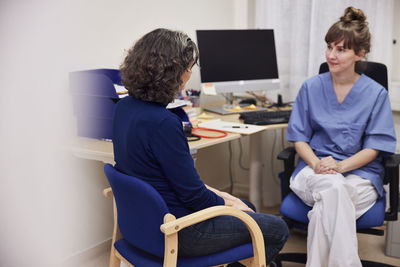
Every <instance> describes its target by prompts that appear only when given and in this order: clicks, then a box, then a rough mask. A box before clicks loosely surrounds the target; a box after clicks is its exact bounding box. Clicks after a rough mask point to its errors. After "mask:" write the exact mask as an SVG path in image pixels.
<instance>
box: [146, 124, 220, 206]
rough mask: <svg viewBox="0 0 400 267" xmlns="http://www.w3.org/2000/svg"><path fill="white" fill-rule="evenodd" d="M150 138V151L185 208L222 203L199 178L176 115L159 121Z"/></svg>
mask: <svg viewBox="0 0 400 267" xmlns="http://www.w3.org/2000/svg"><path fill="white" fill-rule="evenodd" d="M152 138H153V140H152V142H151V149H152V152H153V153H154V156H155V158H156V159H157V160H158V163H159V164H160V166H161V169H162V172H163V174H164V176H165V178H166V179H167V180H168V183H169V184H170V187H171V188H172V190H174V191H175V193H176V195H177V197H178V199H179V200H180V201H181V202H182V203H183V205H184V206H185V207H187V208H190V209H192V210H193V211H198V210H201V209H204V208H208V207H211V206H216V205H224V203H225V202H224V200H223V199H222V198H221V197H219V196H218V195H216V194H215V193H214V192H212V191H210V190H208V189H207V188H206V186H205V185H204V183H203V182H202V181H201V180H200V177H199V175H198V173H197V171H196V169H195V167H194V161H193V158H192V156H191V155H190V151H189V146H188V144H187V140H186V137H185V135H184V133H183V128H182V123H181V122H180V121H179V119H178V118H173V117H167V118H166V119H164V120H162V122H161V123H160V124H159V125H158V128H157V130H156V131H155V132H154V135H153V136H152Z"/></svg>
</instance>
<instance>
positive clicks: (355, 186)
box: [287, 7, 396, 267]
mask: <svg viewBox="0 0 400 267" xmlns="http://www.w3.org/2000/svg"><path fill="white" fill-rule="evenodd" d="M370 38H371V37H370V33H369V29H368V23H367V22H366V16H365V15H364V13H363V11H362V10H360V9H356V8H353V7H348V8H347V9H346V10H345V13H344V15H343V16H342V17H341V18H340V20H339V21H338V22H336V23H335V24H333V25H332V26H331V27H330V29H329V30H328V32H327V34H326V36H325V41H326V44H327V49H326V61H327V63H328V66H329V72H327V73H323V74H320V75H318V76H315V77H312V78H310V79H308V80H307V81H305V82H304V84H303V85H302V87H301V89H300V91H299V93H298V96H297V98H296V101H295V104H294V106H293V111H292V115H291V118H290V121H289V126H288V129H287V140H288V141H292V142H294V146H295V149H296V151H297V153H298V154H299V156H300V159H299V164H298V165H297V167H296V169H295V171H294V173H293V175H292V178H291V182H290V187H291V189H292V190H293V192H295V193H296V195H298V196H299V197H300V198H301V199H302V200H303V201H304V203H306V204H307V205H309V206H312V207H313V208H312V210H311V211H310V212H309V214H308V218H309V220H310V222H309V225H308V239H307V257H308V258H307V266H313V267H314V266H315V267H321V266H361V262H360V259H359V257H358V248H357V236H356V224H355V223H356V219H357V218H359V217H360V216H361V215H362V214H364V213H365V212H366V211H367V210H368V209H369V208H371V207H372V206H373V204H374V203H375V201H376V199H377V198H378V197H379V196H382V195H383V190H384V189H383V185H382V177H381V175H382V172H383V166H382V164H381V162H382V156H384V155H385V154H391V153H394V152H395V147H396V137H395V131H394V125H393V118H392V112H391V107H390V102H389V98H388V94H387V91H386V89H385V88H384V87H382V86H381V85H380V84H378V83H377V82H375V81H374V80H372V79H370V78H369V77H367V76H366V75H364V74H361V75H360V74H358V73H356V72H355V64H356V62H357V61H360V60H361V59H362V58H364V57H365V56H366V54H367V53H368V52H369V51H370Z"/></svg>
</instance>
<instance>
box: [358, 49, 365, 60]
mask: <svg viewBox="0 0 400 267" xmlns="http://www.w3.org/2000/svg"><path fill="white" fill-rule="evenodd" d="M356 56H357V61H359V60H361V59H363V58H364V57H365V50H364V49H361V50H360V51H359V52H358V54H357V55H356Z"/></svg>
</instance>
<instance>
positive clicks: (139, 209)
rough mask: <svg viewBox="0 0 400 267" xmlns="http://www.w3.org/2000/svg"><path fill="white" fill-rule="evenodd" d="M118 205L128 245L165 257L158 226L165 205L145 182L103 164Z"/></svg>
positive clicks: (160, 222)
mask: <svg viewBox="0 0 400 267" xmlns="http://www.w3.org/2000/svg"><path fill="white" fill-rule="evenodd" d="M104 172H105V174H106V176H107V178H108V181H109V182H110V186H111V188H112V191H113V194H114V198H115V202H116V205H117V212H118V213H117V215H118V226H119V229H120V231H121V234H122V236H123V237H124V238H125V240H127V241H128V242H129V243H130V244H131V245H133V246H135V247H136V248H139V249H141V250H144V251H146V252H149V253H151V254H153V255H155V256H158V257H161V258H162V257H164V234H163V233H162V232H161V230H160V225H161V224H163V220H164V215H165V214H167V213H169V210H168V207H167V205H166V204H165V202H164V200H163V199H162V197H161V196H160V194H159V193H158V192H157V191H156V190H155V189H154V188H153V187H152V186H151V185H149V184H148V183H146V182H144V181H142V180H140V179H138V178H135V177H132V176H129V175H126V174H123V173H121V172H119V171H117V170H116V169H115V168H114V167H113V166H112V165H111V164H106V165H104Z"/></svg>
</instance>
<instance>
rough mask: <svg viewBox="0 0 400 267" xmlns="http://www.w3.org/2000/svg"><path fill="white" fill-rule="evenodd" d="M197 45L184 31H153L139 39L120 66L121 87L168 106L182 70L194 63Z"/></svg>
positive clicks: (179, 81)
mask: <svg viewBox="0 0 400 267" xmlns="http://www.w3.org/2000/svg"><path fill="white" fill-rule="evenodd" d="M198 54H199V52H198V49H197V46H196V44H195V43H194V42H193V41H192V40H191V39H190V38H189V37H188V36H187V35H186V34H185V33H183V32H180V31H171V30H168V29H156V30H153V31H151V32H149V33H147V34H146V35H144V36H143V37H142V38H141V39H139V40H138V41H137V42H136V43H135V45H134V46H133V47H132V48H131V49H130V50H129V51H128V55H127V56H126V58H125V60H124V62H123V63H122V65H121V67H120V70H121V77H122V84H123V85H124V86H125V88H126V89H127V90H128V92H129V95H130V96H132V97H134V98H138V99H141V100H144V101H151V102H157V103H161V104H165V105H166V104H168V103H170V102H172V101H173V99H174V96H175V94H176V93H177V91H178V90H179V87H180V85H181V84H182V80H181V77H182V75H183V73H184V72H185V71H187V70H188V68H190V67H191V66H192V64H197V61H198Z"/></svg>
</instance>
